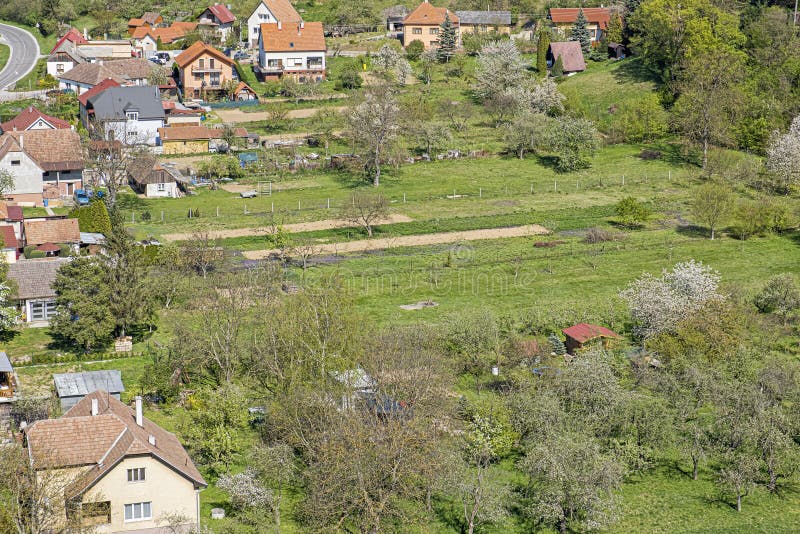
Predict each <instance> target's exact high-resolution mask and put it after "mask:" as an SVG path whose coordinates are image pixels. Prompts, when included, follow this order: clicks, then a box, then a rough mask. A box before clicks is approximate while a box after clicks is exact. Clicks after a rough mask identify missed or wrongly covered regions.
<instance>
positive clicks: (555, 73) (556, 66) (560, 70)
mask: <svg viewBox="0 0 800 534" xmlns="http://www.w3.org/2000/svg"><path fill="white" fill-rule="evenodd" d="M550 75H551V76H552V77H553V78H561V77H562V76H563V75H564V60H563V59H561V56H558V59H556V61H555V63H553V68H552V69H550Z"/></svg>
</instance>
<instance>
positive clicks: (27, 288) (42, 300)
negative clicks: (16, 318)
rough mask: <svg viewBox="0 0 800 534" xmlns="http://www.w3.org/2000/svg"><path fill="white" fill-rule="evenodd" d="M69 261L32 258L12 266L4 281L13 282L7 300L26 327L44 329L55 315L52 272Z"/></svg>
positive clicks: (68, 259) (53, 275) (66, 259)
mask: <svg viewBox="0 0 800 534" xmlns="http://www.w3.org/2000/svg"><path fill="white" fill-rule="evenodd" d="M68 261H70V258H53V259H36V260H25V261H18V262H16V263H12V264H10V265H9V266H8V279H9V280H11V281H13V282H14V284H13V286H12V293H11V298H12V299H14V300H15V301H16V303H17V308H19V310H20V311H21V312H22V320H23V322H25V323H26V324H27V325H28V326H47V325H48V324H50V319H52V318H53V316H55V314H56V292H55V290H53V288H52V286H53V282H54V281H55V279H56V273H57V272H58V269H59V268H61V266H62V265H64V264H65V263H66V262H68Z"/></svg>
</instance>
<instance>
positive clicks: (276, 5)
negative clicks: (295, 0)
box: [242, 0, 303, 48]
mask: <svg viewBox="0 0 800 534" xmlns="http://www.w3.org/2000/svg"><path fill="white" fill-rule="evenodd" d="M302 21H303V18H302V17H301V16H300V14H299V13H298V12H297V10H295V8H294V6H293V5H292V4H291V2H289V0H261V1H260V2H259V3H258V5H256V8H255V9H254V10H253V13H251V14H250V16H249V17H247V35H246V36H245V35H243V36H242V40H243V41H247V42H248V43H249V45H250V48H258V39H259V37H260V36H261V25H262V24H270V23H272V24H277V23H278V22H281V23H283V24H295V23H299V22H302Z"/></svg>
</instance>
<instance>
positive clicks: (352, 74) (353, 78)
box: [335, 59, 364, 91]
mask: <svg viewBox="0 0 800 534" xmlns="http://www.w3.org/2000/svg"><path fill="white" fill-rule="evenodd" d="M363 83H364V80H363V79H362V78H361V60H360V59H358V60H356V61H353V62H351V63H348V64H347V65H345V66H344V68H343V69H342V72H340V73H339V77H338V78H337V80H336V84H335V87H336V89H337V90H340V91H341V90H342V89H358V88H360V87H361V85H362V84H363Z"/></svg>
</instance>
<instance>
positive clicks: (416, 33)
mask: <svg viewBox="0 0 800 534" xmlns="http://www.w3.org/2000/svg"><path fill="white" fill-rule="evenodd" d="M411 33H413V34H414V35H422V28H412V29H411Z"/></svg>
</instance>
